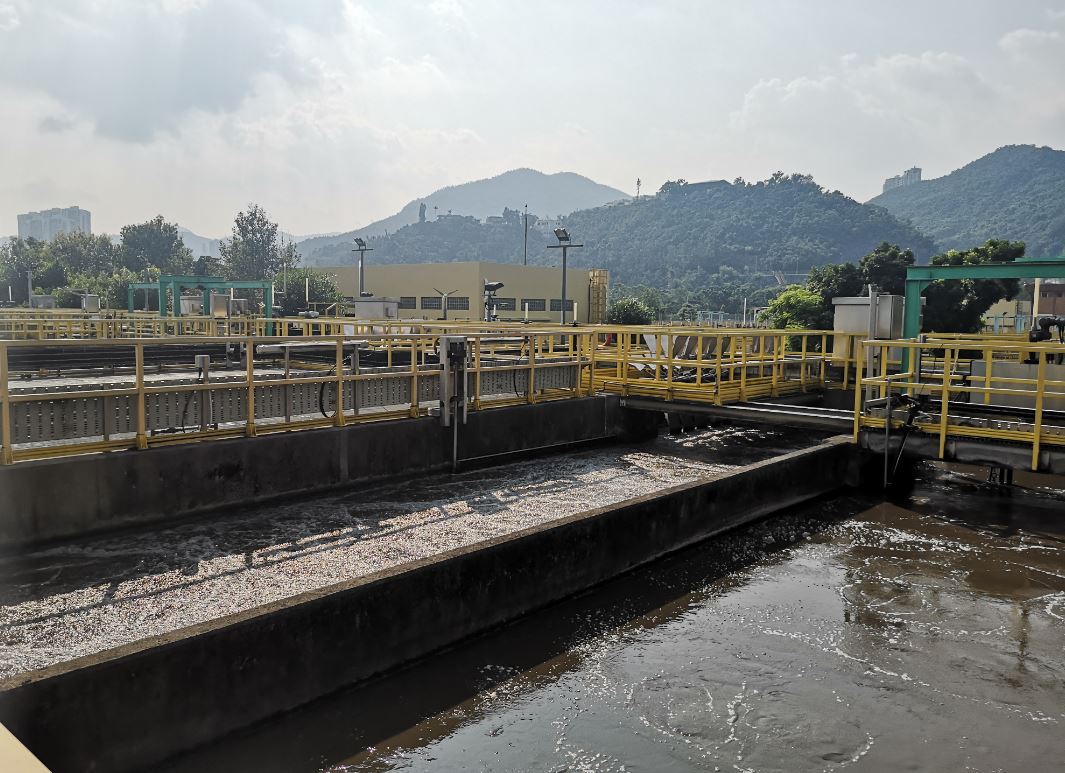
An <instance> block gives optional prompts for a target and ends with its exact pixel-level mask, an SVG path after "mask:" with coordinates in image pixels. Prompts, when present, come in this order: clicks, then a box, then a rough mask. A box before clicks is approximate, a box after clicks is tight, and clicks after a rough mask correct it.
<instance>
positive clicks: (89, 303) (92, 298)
mask: <svg viewBox="0 0 1065 773" xmlns="http://www.w3.org/2000/svg"><path fill="white" fill-rule="evenodd" d="M81 310H82V311H87V312H89V313H91V314H98V313H99V312H100V296H99V295H83V296H81Z"/></svg>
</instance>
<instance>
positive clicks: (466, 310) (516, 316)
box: [320, 260, 609, 323]
mask: <svg viewBox="0 0 1065 773" xmlns="http://www.w3.org/2000/svg"><path fill="white" fill-rule="evenodd" d="M320 270H321V271H323V272H324V273H327V274H333V275H335V276H336V278H337V284H338V286H339V287H340V291H341V292H342V293H343V294H344V295H346V296H348V297H353V298H354V297H358V294H359V268H358V266H334V267H331V268H322V269H320ZM608 277H609V273H608V272H607V271H606V270H605V269H597V268H593V269H576V268H575V269H569V270H568V271H567V272H566V298H567V300H568V301H569V304H568V306H569V309H570V311H569V313H568V314H567V315H566V320H567V321H571V320H572V319H573V312H574V310H575V311H576V315H577V321H578V322H581V323H585V322H593V323H594V322H601V321H602V320H603V317H604V316H605V315H606V295H607V282H608ZM487 282H502V283H503V286H502V287H501V288H500V289H499V290H497V291H496V292H495V296H496V297H495V299H494V304H495V309H496V316H497V317H498V319H500V320H521V319H524V318H525V315H526V307H528V318H529V320H531V321H533V322H558V321H560V319H561V316H562V270H561V269H560V268H557V267H550V266H522V265H517V264H514V263H481V262H468V263H393V264H385V265H374V264H373V263H372V262H371V261H369V260H367V265H366V291H367V292H370V293H373V294H374V297H376V298H394V299H397V300H398V301H399V316H400V318H401V319H442V318H443V316H444V298H443V297H442V295H441V293H447V294H448V295H447V318H448V319H455V320H479V319H484V304H485V283H487Z"/></svg>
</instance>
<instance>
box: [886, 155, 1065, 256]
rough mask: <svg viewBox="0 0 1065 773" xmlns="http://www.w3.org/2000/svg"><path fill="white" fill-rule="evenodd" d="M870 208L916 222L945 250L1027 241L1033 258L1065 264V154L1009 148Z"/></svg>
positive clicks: (896, 193)
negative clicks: (990, 242)
mask: <svg viewBox="0 0 1065 773" xmlns="http://www.w3.org/2000/svg"><path fill="white" fill-rule="evenodd" d="M869 203H870V204H874V205H877V206H881V207H884V208H885V209H887V210H888V211H890V212H891V213H892V214H894V215H896V216H898V217H900V218H904V219H907V220H909V221H911V222H912V223H913V224H914V225H915V226H917V227H918V228H919V229H921V231H923V232H924V233H926V234H928V235H929V236H930V237H932V238H933V239H934V240H935V241H936V243H937V244H938V245H939V246H940V247H942V248H944V249H959V250H961V249H966V248H968V247H972V246H973V245H975V244H981V243H983V242H985V241H987V240H988V239H1019V240H1023V241H1024V242H1025V243H1026V245H1027V254H1028V255H1031V256H1034V257H1059V256H1065V151H1060V150H1054V149H1052V148H1047V147H1042V148H1037V147H1035V146H1034V145H1008V146H1006V147H1002V148H999V149H998V150H996V151H995V152H994V153H989V154H988V155H986V156H984V157H983V158H979V159H977V160H976V161H973V162H972V163H970V164H966V165H965V166H963V167H962V168H961V169H958V170H955V171H953V172H951V173H950V174H948V175H946V176H945V177H940V178H937V179H935V180H925V181H923V182H920V183H917V184H916V185H911V186H908V187H905V188H895V189H893V190H890V191H887V192H886V193H882V194H881V195H879V196H877V197H876V198H874V199H872V200H871V201H870V202H869Z"/></svg>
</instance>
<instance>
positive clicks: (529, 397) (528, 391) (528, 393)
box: [525, 335, 536, 403]
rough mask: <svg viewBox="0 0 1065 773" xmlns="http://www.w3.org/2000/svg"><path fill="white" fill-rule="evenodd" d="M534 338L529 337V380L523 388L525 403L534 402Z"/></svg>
mask: <svg viewBox="0 0 1065 773" xmlns="http://www.w3.org/2000/svg"><path fill="white" fill-rule="evenodd" d="M535 392H536V336H535V335H531V336H529V380H528V382H527V384H526V387H525V401H526V402H528V403H535V402H536V395H535Z"/></svg>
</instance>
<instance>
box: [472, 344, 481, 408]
mask: <svg viewBox="0 0 1065 773" xmlns="http://www.w3.org/2000/svg"><path fill="white" fill-rule="evenodd" d="M473 365H474V368H475V370H474V372H473V410H475V411H479V410H481V337H480V336H476V337H475V338H474V339H473Z"/></svg>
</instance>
